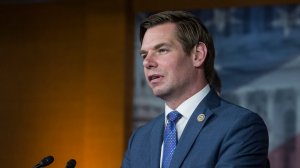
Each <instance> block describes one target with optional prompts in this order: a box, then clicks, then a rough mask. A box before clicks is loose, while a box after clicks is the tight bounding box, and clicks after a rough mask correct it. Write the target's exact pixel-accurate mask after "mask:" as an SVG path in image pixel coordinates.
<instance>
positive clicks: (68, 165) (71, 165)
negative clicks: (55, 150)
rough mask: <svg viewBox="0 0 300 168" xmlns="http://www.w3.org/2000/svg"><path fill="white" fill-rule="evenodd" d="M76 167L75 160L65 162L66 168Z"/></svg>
mask: <svg viewBox="0 0 300 168" xmlns="http://www.w3.org/2000/svg"><path fill="white" fill-rule="evenodd" d="M75 166H76V160H75V159H70V160H69V161H68V162H67V165H66V168H74V167H75Z"/></svg>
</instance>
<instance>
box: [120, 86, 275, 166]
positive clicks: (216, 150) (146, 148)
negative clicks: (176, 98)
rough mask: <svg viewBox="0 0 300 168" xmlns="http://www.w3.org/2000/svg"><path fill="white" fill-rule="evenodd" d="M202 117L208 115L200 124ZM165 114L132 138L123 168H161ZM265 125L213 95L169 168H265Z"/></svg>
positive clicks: (192, 120)
mask: <svg viewBox="0 0 300 168" xmlns="http://www.w3.org/2000/svg"><path fill="white" fill-rule="evenodd" d="M200 114H204V115H205V119H204V120H203V121H200V120H199V121H198V120H197V117H198V116H199V115H200ZM163 130H164V114H161V115H160V116H158V117H157V118H155V119H154V120H152V121H151V122H149V123H148V124H146V125H145V126H143V127H140V128H138V129H137V130H136V131H135V132H134V133H133V135H132V136H131V138H130V140H129V143H128V149H127V151H126V154H125V157H124V159H123V163H122V168H159V165H160V154H161V145H162V141H163ZM268 143H269V139H268V131H267V128H266V125H265V123H264V121H263V120H262V119H261V118H260V117H259V116H258V115H257V114H256V113H253V112H251V111H249V110H247V109H244V108H242V107H239V106H236V105H233V104H231V103H229V102H226V101H224V100H222V99H221V98H220V97H219V96H217V95H216V94H215V93H214V92H213V91H210V92H209V94H208V95H207V96H206V97H205V98H204V99H203V101H202V102H201V103H200V104H199V105H198V107H197V108H196V110H195V111H194V112H193V114H192V116H191V118H190V119H189V121H188V123H187V125H186V127H185V129H184V131H183V133H182V135H181V138H180V139H179V141H178V144H177V147H176V149H175V153H174V155H173V159H172V161H171V164H170V168H179V167H182V168H264V167H265V166H266V163H267V155H268Z"/></svg>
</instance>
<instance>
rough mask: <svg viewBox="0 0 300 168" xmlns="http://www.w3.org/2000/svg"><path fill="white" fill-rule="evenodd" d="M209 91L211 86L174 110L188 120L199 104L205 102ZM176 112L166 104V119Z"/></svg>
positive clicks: (207, 86)
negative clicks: (204, 99)
mask: <svg viewBox="0 0 300 168" xmlns="http://www.w3.org/2000/svg"><path fill="white" fill-rule="evenodd" d="M209 91H210V86H209V85H208V84H207V85H206V86H205V87H204V88H203V89H201V90H200V91H199V92H197V93H196V94H194V95H193V96H192V97H190V98H188V99H186V100H185V101H184V102H182V103H181V104H180V105H179V106H178V107H177V109H174V110H176V111H178V112H179V113H180V114H181V115H182V117H183V118H185V119H187V120H188V119H189V118H190V117H191V115H192V113H193V112H194V111H195V109H196V108H197V106H198V104H199V103H200V102H201V101H202V100H203V98H204V97H205V96H206V95H207V94H208V92H209ZM174 110H173V109H171V108H170V107H169V106H168V105H167V104H165V117H166V116H167V115H168V114H169V113H170V112H172V111H174Z"/></svg>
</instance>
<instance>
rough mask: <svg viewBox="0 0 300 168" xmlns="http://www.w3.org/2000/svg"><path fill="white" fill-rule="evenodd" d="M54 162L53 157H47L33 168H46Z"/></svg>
mask: <svg viewBox="0 0 300 168" xmlns="http://www.w3.org/2000/svg"><path fill="white" fill-rule="evenodd" d="M53 161H54V158H53V156H47V157H45V158H44V159H42V160H41V161H40V163H38V164H37V165H35V166H34V167H33V168H40V167H45V166H48V165H49V164H51V163H52V162H53Z"/></svg>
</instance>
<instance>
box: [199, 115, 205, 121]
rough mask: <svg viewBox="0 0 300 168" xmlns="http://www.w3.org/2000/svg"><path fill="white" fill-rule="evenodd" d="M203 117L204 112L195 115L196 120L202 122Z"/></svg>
mask: <svg viewBox="0 0 300 168" xmlns="http://www.w3.org/2000/svg"><path fill="white" fill-rule="evenodd" d="M204 119H205V115H204V114H199V115H198V117H197V120H198V122H202V121H204Z"/></svg>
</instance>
